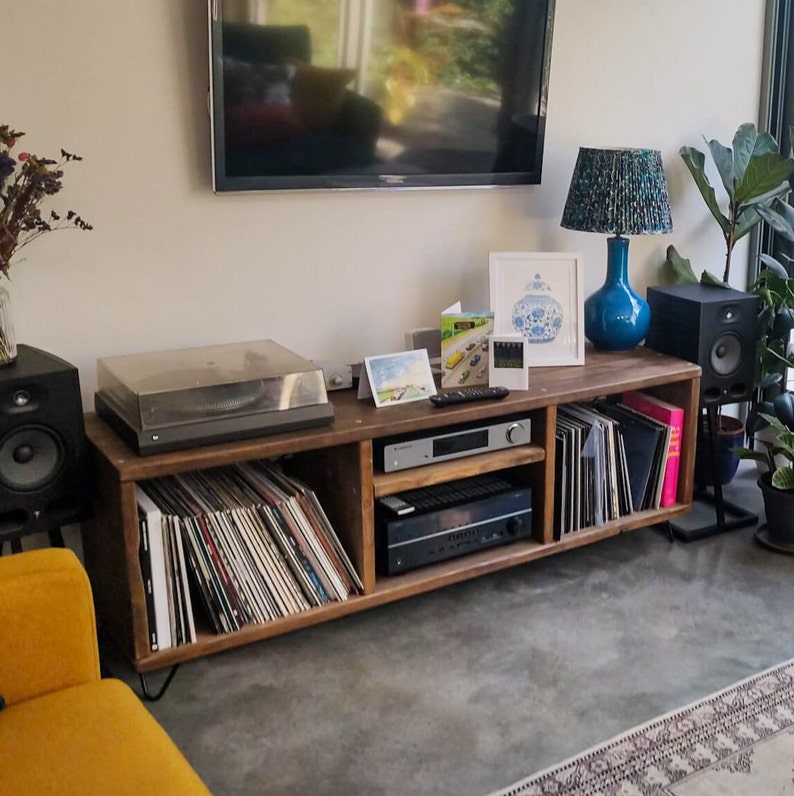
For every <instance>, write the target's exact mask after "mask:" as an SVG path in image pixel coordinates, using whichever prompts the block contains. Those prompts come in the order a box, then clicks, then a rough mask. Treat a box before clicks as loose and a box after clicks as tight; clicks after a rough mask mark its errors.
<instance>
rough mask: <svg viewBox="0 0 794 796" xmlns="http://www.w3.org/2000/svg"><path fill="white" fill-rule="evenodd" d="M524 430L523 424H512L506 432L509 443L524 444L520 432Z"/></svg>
mask: <svg viewBox="0 0 794 796" xmlns="http://www.w3.org/2000/svg"><path fill="white" fill-rule="evenodd" d="M523 430H524V427H523V426H522V425H521V423H511V424H510V425H509V426H508V427H507V430H506V431H505V436H506V437H507V441H508V442H510V443H513V444H515V443H517V442H522V441H523V440H522V439H521V434H520V433H519V432H521V431H523Z"/></svg>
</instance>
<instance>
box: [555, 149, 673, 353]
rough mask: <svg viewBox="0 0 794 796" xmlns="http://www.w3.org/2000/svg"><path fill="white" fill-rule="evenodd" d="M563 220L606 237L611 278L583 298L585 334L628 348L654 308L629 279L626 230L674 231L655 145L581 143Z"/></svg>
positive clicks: (597, 342)
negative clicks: (607, 146)
mask: <svg viewBox="0 0 794 796" xmlns="http://www.w3.org/2000/svg"><path fill="white" fill-rule="evenodd" d="M561 225H562V226H563V227H566V228H567V229H575V230H579V231H580V232H602V233H607V234H613V237H611V238H608V239H607V278H606V282H605V283H604V285H603V287H602V288H600V289H599V290H597V291H596V292H595V293H593V295H592V296H590V297H589V298H588V299H587V300H586V301H585V303H584V330H585V336H586V337H587V339H588V340H590V342H591V343H592V344H593V345H594V346H595V347H596V348H597V349H600V350H603V351H629V350H630V349H632V348H634V347H635V346H636V345H638V344H639V343H640V341H641V340H642V339H643V338H644V337H645V334H646V333H647V331H648V325H649V324H650V321H651V311H650V308H649V307H648V304H647V302H646V301H645V299H643V298H641V297H640V296H638V295H637V294H636V293H635V292H634V291H633V290H632V288H631V285H629V280H628V266H629V242H628V240H627V238H625V237H623V236H624V235H649V234H650V235H658V234H661V233H663V232H671V231H672V229H673V221H672V218H671V216H670V200H669V199H668V196H667V181H666V180H665V176H664V171H663V169H662V155H661V152H659V151H658V150H655V149H617V148H616V149H591V148H587V147H581V148H580V149H579V156H578V158H577V160H576V166H575V167H574V170H573V177H572V178H571V186H570V188H569V189H568V199H567V200H566V202H565V210H564V211H563V214H562V222H561Z"/></svg>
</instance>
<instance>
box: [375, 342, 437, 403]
mask: <svg viewBox="0 0 794 796" xmlns="http://www.w3.org/2000/svg"><path fill="white" fill-rule="evenodd" d="M364 365H365V366H366V369H367V376H368V377H369V384H370V387H371V389H372V397H373V398H374V399H375V406H394V405H396V404H404V403H408V402H409V401H421V400H423V399H426V398H429V397H430V396H431V395H435V394H436V384H435V382H434V381H433V373H432V371H431V370H430V360H429V358H428V356H427V349H426V348H421V349H419V350H417V351H403V352H401V353H398V354H383V355H381V356H376V357H365V358H364Z"/></svg>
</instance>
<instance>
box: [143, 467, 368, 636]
mask: <svg viewBox="0 0 794 796" xmlns="http://www.w3.org/2000/svg"><path fill="white" fill-rule="evenodd" d="M137 500H138V518H139V528H140V531H141V534H140V536H141V550H140V557H141V568H142V573H143V577H144V581H145V586H146V589H145V592H146V598H147V613H148V617H149V629H150V643H151V648H152V650H153V651H154V650H164V649H168V648H169V647H171V646H178V645H181V644H189V643H191V642H193V641H195V639H196V630H195V620H194V610H193V608H194V605H193V603H194V602H195V601H196V600H199V601H200V603H201V604H202V605H203V607H204V609H205V613H206V615H207V618H208V620H209V622H210V624H211V626H212V628H213V630H214V631H215V632H216V633H230V632H232V631H235V630H239V629H240V628H241V627H243V626H244V625H247V624H251V623H262V622H267V621H269V620H272V619H275V618H277V617H282V616H288V615H290V614H295V613H298V612H301V611H306V610H308V609H310V608H312V607H314V606H318V605H323V604H325V603H328V602H332V601H342V600H346V599H347V598H348V596H349V595H351V594H356V593H360V592H361V591H362V590H363V586H362V583H361V580H360V578H359V576H358V574H357V573H356V570H355V568H354V566H353V564H352V562H351V561H350V559H349V557H348V556H347V553H346V552H345V550H344V548H343V546H342V544H341V542H340V540H339V538H338V536H337V535H336V533H335V531H334V529H333V527H332V525H331V523H330V522H329V520H328V517H327V516H326V514H325V512H324V510H323V508H322V506H321V505H320V502H319V501H318V499H317V496H316V495H315V494H314V492H313V491H312V490H311V489H309V488H308V487H307V486H306V485H305V484H304V483H303V482H301V481H300V480H298V479H296V478H294V477H292V476H290V475H288V474H286V473H285V472H284V471H283V470H282V469H281V468H280V467H279V466H278V465H276V464H273V463H272V462H264V461H258V462H245V463H239V464H234V465H230V466H228V467H217V468H213V469H209V470H201V471H196V472H187V473H181V474H178V475H172V476H163V477H161V478H157V479H151V480H147V481H142V482H140V483H139V484H138V486H137Z"/></svg>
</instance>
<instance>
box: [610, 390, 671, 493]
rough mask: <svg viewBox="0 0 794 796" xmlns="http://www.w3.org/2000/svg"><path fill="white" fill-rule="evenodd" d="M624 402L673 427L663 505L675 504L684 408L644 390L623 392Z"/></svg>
mask: <svg viewBox="0 0 794 796" xmlns="http://www.w3.org/2000/svg"><path fill="white" fill-rule="evenodd" d="M623 403H624V404H626V406H628V407H629V408H630V409H635V410H636V411H638V412H642V414H644V415H647V416H648V417H651V418H653V419H654V420H658V421H659V422H661V423H666V424H667V425H668V426H670V428H671V429H672V431H671V434H670V447H669V448H668V449H667V464H666V465H665V470H664V481H663V482H662V500H661V505H662V506H674V505H675V503H676V496H677V493H678V464H679V461H680V460H681V436H682V434H683V433H684V410H683V409H682V408H681V407H679V406H673V405H672V404H669V403H667V402H666V401H662V400H660V399H658V398H654V397H653V396H652V395H648V394H647V393H644V392H639V391H637V390H632V391H630V392H625V393H623Z"/></svg>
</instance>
